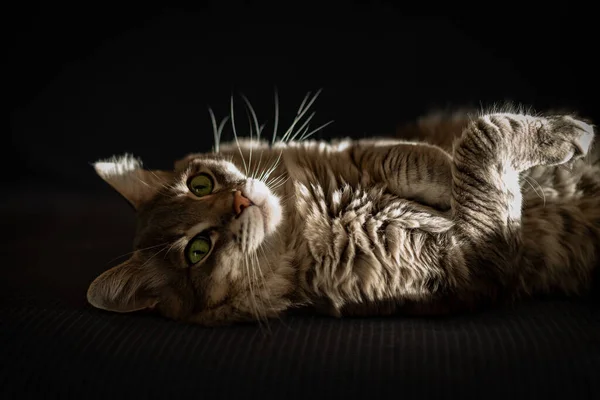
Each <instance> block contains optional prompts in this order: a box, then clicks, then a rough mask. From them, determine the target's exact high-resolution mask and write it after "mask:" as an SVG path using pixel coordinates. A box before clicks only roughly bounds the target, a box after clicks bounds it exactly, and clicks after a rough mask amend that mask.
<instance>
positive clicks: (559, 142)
mask: <svg viewBox="0 0 600 400" xmlns="http://www.w3.org/2000/svg"><path fill="white" fill-rule="evenodd" d="M534 124H535V127H534V134H535V136H534V137H535V139H536V142H537V146H536V147H535V151H534V154H535V156H536V158H537V160H535V161H536V164H538V165H559V164H565V163H568V162H570V161H572V160H574V159H578V158H582V157H585V156H586V155H587V154H588V152H589V150H590V148H591V147H592V142H593V141H594V128H593V126H592V125H590V124H588V123H586V122H583V121H580V120H578V119H575V118H573V117H570V116H566V115H564V116H555V117H548V118H536V120H534Z"/></svg>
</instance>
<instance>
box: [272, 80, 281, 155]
mask: <svg viewBox="0 0 600 400" xmlns="http://www.w3.org/2000/svg"><path fill="white" fill-rule="evenodd" d="M273 123H274V126H273V138H272V139H271V146H272V145H274V144H275V140H276V139H277V127H278V125H279V95H278V93H277V86H275V120H274V122H273Z"/></svg>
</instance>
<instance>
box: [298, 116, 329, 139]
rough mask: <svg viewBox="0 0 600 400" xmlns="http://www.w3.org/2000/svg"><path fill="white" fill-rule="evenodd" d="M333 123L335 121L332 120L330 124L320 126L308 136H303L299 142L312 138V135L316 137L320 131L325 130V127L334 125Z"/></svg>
mask: <svg viewBox="0 0 600 400" xmlns="http://www.w3.org/2000/svg"><path fill="white" fill-rule="evenodd" d="M333 122H334V120H331V121H329V122H327V123H325V124H323V125H321V126H319V127H318V128H316V129H314V130H312V131H311V132H310V133H307V134H306V135H302V136H301V137H300V139H299V141H303V140H306V139H308V138H309V137H311V136H312V135H314V134H315V133H316V132H318V131H320V130H321V129H324V128H325V127H327V126H329V125H331V124H333Z"/></svg>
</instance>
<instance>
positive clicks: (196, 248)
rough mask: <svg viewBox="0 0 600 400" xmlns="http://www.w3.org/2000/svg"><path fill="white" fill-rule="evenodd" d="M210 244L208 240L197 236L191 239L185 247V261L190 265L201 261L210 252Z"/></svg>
mask: <svg viewBox="0 0 600 400" xmlns="http://www.w3.org/2000/svg"><path fill="white" fill-rule="evenodd" d="M210 247H211V243H210V239H208V238H206V237H203V236H198V237H195V238H194V239H192V241H191V242H190V244H189V245H188V247H187V259H188V261H189V263H190V264H196V263H197V262H200V261H202V259H203V258H204V257H206V255H207V254H208V252H209V251H210Z"/></svg>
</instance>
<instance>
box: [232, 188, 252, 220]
mask: <svg viewBox="0 0 600 400" xmlns="http://www.w3.org/2000/svg"><path fill="white" fill-rule="evenodd" d="M251 205H252V202H251V201H250V200H249V199H247V198H246V197H244V196H243V195H242V192H240V191H239V190H236V191H235V193H234V194H233V212H234V213H235V215H236V217H239V216H240V215H241V214H242V212H243V211H244V209H245V208H246V207H250V206H251Z"/></svg>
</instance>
